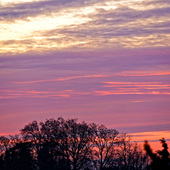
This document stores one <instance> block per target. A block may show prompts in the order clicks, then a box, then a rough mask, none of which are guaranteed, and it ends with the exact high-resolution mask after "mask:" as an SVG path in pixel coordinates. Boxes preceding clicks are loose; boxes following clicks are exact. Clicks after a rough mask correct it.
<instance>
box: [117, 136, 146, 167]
mask: <svg viewBox="0 0 170 170" xmlns="http://www.w3.org/2000/svg"><path fill="white" fill-rule="evenodd" d="M118 140H119V142H118V150H117V153H118V159H117V160H118V166H119V167H121V169H124V170H129V169H130V170H133V169H134V170H135V169H137V170H141V169H143V168H146V165H147V164H146V163H147V162H148V158H147V155H146V154H144V153H143V152H142V150H141V148H140V147H139V146H138V144H137V143H135V142H132V140H131V136H129V135H127V134H122V135H121V136H120V137H119V139H118Z"/></svg>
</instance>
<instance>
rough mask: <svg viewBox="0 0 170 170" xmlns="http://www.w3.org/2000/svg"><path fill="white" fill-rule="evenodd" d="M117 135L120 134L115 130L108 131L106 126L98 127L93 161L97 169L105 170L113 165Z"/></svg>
mask: <svg viewBox="0 0 170 170" xmlns="http://www.w3.org/2000/svg"><path fill="white" fill-rule="evenodd" d="M117 135H118V132H117V131H116V130H115V129H108V128H106V127H105V126H104V125H101V126H97V127H96V131H95V138H94V144H95V150H94V151H93V159H94V165H95V167H96V168H97V169H100V170H103V169H104V168H107V167H109V166H110V165H111V164H113V161H114V156H115V146H116V144H117V142H116V140H115V138H116V136H117Z"/></svg>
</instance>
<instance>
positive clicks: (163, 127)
mask: <svg viewBox="0 0 170 170" xmlns="http://www.w3.org/2000/svg"><path fill="white" fill-rule="evenodd" d="M60 116H62V117H64V118H66V119H67V118H78V119H79V121H86V122H88V123H90V122H94V123H97V124H105V125H106V126H107V127H109V128H115V129H117V130H118V131H119V132H127V133H135V134H141V135H144V136H145V137H146V138H147V137H148V138H149V139H150V136H151V135H153V136H154V135H155V136H157V138H158V139H159V137H160V136H161V134H162V137H163V136H165V137H166V139H169V140H170V1H169V0H1V1H0V125H1V126H0V135H6V134H15V133H17V132H18V131H19V130H20V129H21V128H23V126H24V125H25V124H27V123H29V122H31V121H33V120H37V121H45V119H48V118H58V117H60ZM149 134H150V135H149ZM158 136H159V137H158ZM157 138H156V137H154V138H152V139H153V140H157Z"/></svg>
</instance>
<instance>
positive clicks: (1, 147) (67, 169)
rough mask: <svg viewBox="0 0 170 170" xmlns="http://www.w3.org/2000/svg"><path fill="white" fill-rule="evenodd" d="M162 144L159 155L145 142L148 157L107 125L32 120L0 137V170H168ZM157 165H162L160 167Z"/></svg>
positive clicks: (136, 145) (74, 121) (125, 136)
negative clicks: (11, 134) (13, 132)
mask: <svg viewBox="0 0 170 170" xmlns="http://www.w3.org/2000/svg"><path fill="white" fill-rule="evenodd" d="M162 143H163V145H164V150H162V151H159V152H158V155H159V156H158V155H157V154H155V153H153V152H152V150H151V149H150V146H149V145H148V143H147V142H146V143H145V150H146V151H147V154H146V153H144V152H143V151H142V149H141V148H140V147H139V145H138V144H137V143H135V142H132V141H131V137H130V136H128V135H127V134H119V133H118V131H116V130H115V129H108V128H107V127H105V126H104V125H97V124H95V123H90V124H87V123H85V122H81V123H79V122H78V121H77V119H68V120H64V119H63V118H61V117H60V118H58V119H56V120H55V119H48V120H46V121H45V122H40V123H38V122H37V121H33V122H31V123H29V124H27V125H25V127H24V128H23V129H21V130H20V133H19V134H18V135H14V136H9V137H4V136H1V137H0V170H142V169H154V168H160V167H161V166H162V167H163V168H169V167H168V166H169V152H168V150H167V145H166V142H165V140H164V139H162ZM147 155H149V157H150V158H151V159H149V157H148V156H147ZM160 155H161V156H160ZM165 155H166V156H165ZM155 162H157V163H158V162H159V163H158V164H159V167H158V166H157V164H156V163H155ZM164 164H166V166H163V165H164ZM160 170H164V169H160Z"/></svg>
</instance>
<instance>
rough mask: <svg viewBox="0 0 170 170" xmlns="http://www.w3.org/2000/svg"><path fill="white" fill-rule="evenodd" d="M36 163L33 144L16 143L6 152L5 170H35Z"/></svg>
mask: <svg viewBox="0 0 170 170" xmlns="http://www.w3.org/2000/svg"><path fill="white" fill-rule="evenodd" d="M35 162H36V160H34V157H33V150H32V143H31V142H20V143H16V144H15V145H14V146H13V147H11V148H9V149H7V150H6V152H5V157H4V170H33V169H35V165H36V163H35Z"/></svg>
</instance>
